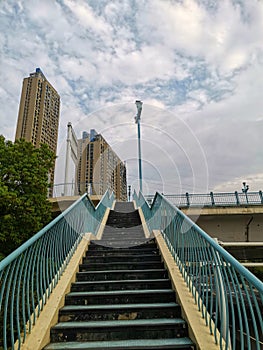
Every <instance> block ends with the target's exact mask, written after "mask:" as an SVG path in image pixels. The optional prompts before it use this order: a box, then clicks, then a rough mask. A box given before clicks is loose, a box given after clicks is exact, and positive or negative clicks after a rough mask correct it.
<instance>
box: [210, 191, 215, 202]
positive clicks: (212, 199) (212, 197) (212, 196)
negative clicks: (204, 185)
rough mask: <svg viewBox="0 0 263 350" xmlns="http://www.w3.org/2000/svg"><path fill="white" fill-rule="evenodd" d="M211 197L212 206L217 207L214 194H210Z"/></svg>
mask: <svg viewBox="0 0 263 350" xmlns="http://www.w3.org/2000/svg"><path fill="white" fill-rule="evenodd" d="M210 197H211V203H212V205H215V199H214V193H213V192H210Z"/></svg>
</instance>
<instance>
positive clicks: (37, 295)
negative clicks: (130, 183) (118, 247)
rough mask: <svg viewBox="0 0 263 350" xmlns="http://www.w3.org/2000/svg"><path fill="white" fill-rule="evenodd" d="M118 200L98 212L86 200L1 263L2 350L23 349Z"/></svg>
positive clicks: (103, 203)
mask: <svg viewBox="0 0 263 350" xmlns="http://www.w3.org/2000/svg"><path fill="white" fill-rule="evenodd" d="M113 200H114V196H113V195H110V193H109V192H108V191H107V192H106V193H105V195H104V196H103V198H102V200H101V201H100V203H99V204H98V205H97V207H96V208H95V207H94V205H93V203H92V202H91V200H90V199H89V197H88V196H87V195H83V196H82V197H80V198H79V200H77V201H76V202H75V203H73V204H72V205H71V206H70V207H69V208H68V209H67V210H65V211H64V212H63V213H62V214H60V215H59V216H58V217H57V218H56V219H54V220H53V221H52V222H50V223H49V224H48V225H47V226H46V227H44V228H43V229H42V230H40V231H39V232H38V233H36V234H35V235H34V236H33V237H32V238H30V239H29V240H28V241H27V242H25V243H24V244H23V245H22V246H20V247H19V248H18V249H16V250H15V251H14V252H13V253H11V254H10V255H9V256H7V257H6V258H5V259H4V260H2V261H1V262H0V349H14V347H15V344H16V348H18V349H20V347H21V344H22V343H23V342H24V341H25V338H26V335H27V333H30V331H31V329H32V326H33V325H34V324H35V322H36V319H37V317H38V316H39V314H40V312H41V311H42V310H43V307H44V305H45V304H46V302H47V300H48V298H49V297H50V294H51V292H52V290H53V289H54V288H55V286H56V285H57V283H58V281H59V279H60V276H61V275H62V273H63V271H64V270H65V268H66V266H67V264H68V263H69V261H70V259H71V257H72V255H73V253H74V252H75V250H76V249H77V246H78V244H79V242H80V241H81V239H82V237H83V234H85V233H86V232H92V233H93V234H96V233H97V230H98V228H99V225H100V222H101V220H102V218H103V216H104V213H105V210H106V208H107V207H111V206H112V203H113Z"/></svg>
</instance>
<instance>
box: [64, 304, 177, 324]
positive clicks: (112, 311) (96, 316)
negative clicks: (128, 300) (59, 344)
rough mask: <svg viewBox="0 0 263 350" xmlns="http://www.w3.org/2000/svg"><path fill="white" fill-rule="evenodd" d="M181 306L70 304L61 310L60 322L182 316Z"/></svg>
mask: <svg viewBox="0 0 263 350" xmlns="http://www.w3.org/2000/svg"><path fill="white" fill-rule="evenodd" d="M180 314H181V309H180V306H179V305H178V304H176V303H174V302H171V303H147V304H118V305H88V306H86V305H68V306H64V307H63V308H62V309H61V310H60V311H59V322H72V321H78V322H80V321H81V322H82V321H109V320H129V319H131V320H133V319H136V320H141V319H155V318H176V317H181V315H180Z"/></svg>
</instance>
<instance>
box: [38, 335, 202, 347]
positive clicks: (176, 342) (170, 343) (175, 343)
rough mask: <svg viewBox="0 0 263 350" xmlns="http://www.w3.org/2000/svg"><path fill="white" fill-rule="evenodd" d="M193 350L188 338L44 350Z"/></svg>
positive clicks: (77, 344) (78, 344) (79, 344)
mask: <svg viewBox="0 0 263 350" xmlns="http://www.w3.org/2000/svg"><path fill="white" fill-rule="evenodd" d="M100 349H101V350H102V349H103V350H106V349H109V350H125V349H126V350H165V349H170V350H194V349H195V347H194V344H193V343H192V341H191V340H190V339H189V338H168V339H132V340H115V341H99V342H96V341H95V342H66V343H51V344H49V345H47V346H46V347H45V350H100Z"/></svg>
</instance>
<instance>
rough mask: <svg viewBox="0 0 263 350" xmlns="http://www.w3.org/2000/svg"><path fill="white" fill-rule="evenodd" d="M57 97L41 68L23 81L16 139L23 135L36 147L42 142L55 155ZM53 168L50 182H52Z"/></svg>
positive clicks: (58, 104)
mask: <svg viewBox="0 0 263 350" xmlns="http://www.w3.org/2000/svg"><path fill="white" fill-rule="evenodd" d="M59 110H60V97H59V94H58V93H57V91H56V90H55V89H54V87H53V86H52V85H51V84H50V83H49V82H48V80H47V79H46V77H45V76H44V74H43V73H42V71H41V69H40V68H37V69H36V71H35V72H34V73H31V74H30V75H29V77H27V78H25V79H24V80H23V88H22V93H21V99H20V106H19V113H18V120H17V128H16V136H15V138H16V139H20V138H24V139H25V140H26V141H29V142H32V144H33V145H34V146H35V147H39V146H40V144H42V143H45V144H47V145H48V146H49V148H50V149H51V150H52V151H53V152H54V153H55V154H56V151H57V139H58V125H59ZM54 171H55V168H54V169H53V170H52V171H51V173H50V183H51V184H53V183H54Z"/></svg>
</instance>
